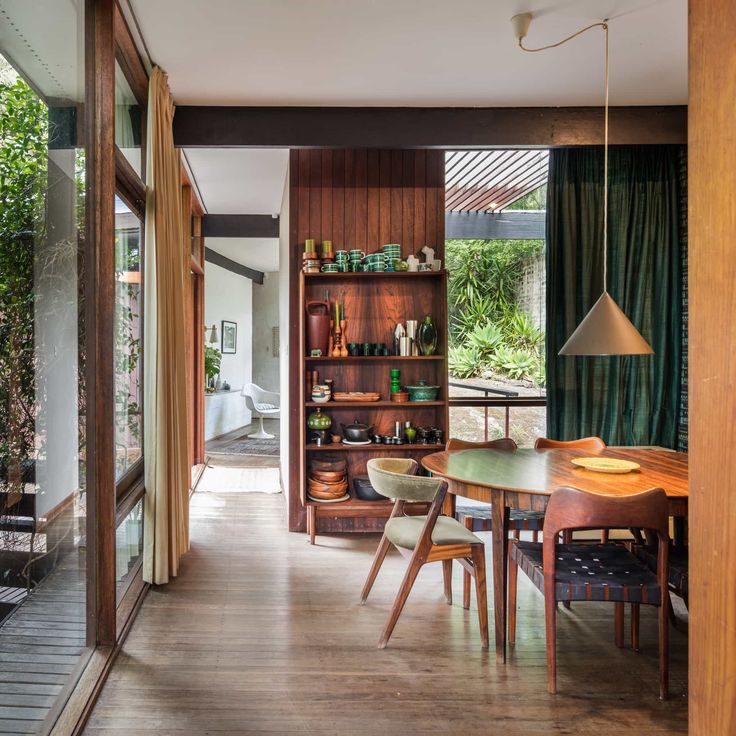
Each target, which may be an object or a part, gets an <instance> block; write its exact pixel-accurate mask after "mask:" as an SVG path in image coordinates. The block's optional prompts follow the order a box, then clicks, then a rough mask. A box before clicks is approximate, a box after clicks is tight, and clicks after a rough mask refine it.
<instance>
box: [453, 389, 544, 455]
mask: <svg viewBox="0 0 736 736" xmlns="http://www.w3.org/2000/svg"><path fill="white" fill-rule="evenodd" d="M450 382H451V383H462V384H464V385H468V386H483V387H485V388H489V389H494V388H497V389H503V390H505V391H516V392H518V394H519V396H539V395H540V389H539V387H536V386H530V385H529V384H528V383H523V382H521V381H511V380H507V381H498V380H493V379H488V378H469V379H462V378H455V377H454V376H450ZM491 395H492V394H491ZM450 396H451V397H456V396H474V397H480V398H482V397H483V396H484V394H483V392H482V391H474V390H472V389H470V388H460V387H458V386H451V387H450ZM509 411H510V414H509V435H510V436H511V438H512V439H514V440H515V441H516V444H517V445H519V447H533V446H534V440H535V439H536V438H537V437H544V436H545V435H546V430H547V415H546V411H547V410H546V408H545V407H543V406H539V407H537V406H534V407H511V409H510V410H509ZM505 418H506V409H505V407H488V439H489V440H492V439H498V438H499V437H503V436H504V434H505V421H506V419H505ZM484 425H485V412H484V409H483V408H481V407H477V408H476V407H467V406H463V407H455V408H451V409H450V434H449V436H450V437H457V438H458V439H463V440H473V441H476V442H477V441H480V440H483V439H484V436H485V434H484Z"/></svg>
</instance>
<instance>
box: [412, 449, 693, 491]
mask: <svg viewBox="0 0 736 736" xmlns="http://www.w3.org/2000/svg"><path fill="white" fill-rule="evenodd" d="M580 457H612V458H620V459H622V460H633V461H634V462H636V463H639V464H640V465H641V468H640V469H638V470H635V471H632V472H630V473H625V474H612V473H598V472H595V471H592V470H586V469H584V468H579V467H577V466H575V465H573V464H572V463H571V462H570V461H571V460H572V459H573V458H580ZM422 465H423V466H424V468H425V469H426V470H428V471H430V472H431V473H433V474H434V475H438V476H440V477H442V478H447V479H449V480H454V481H457V482H459V483H464V484H467V485H474V486H484V487H487V488H493V489H497V490H503V491H514V492H518V493H530V494H534V495H543V496H549V495H550V494H551V493H552V492H553V491H554V490H555V489H556V488H559V487H560V486H574V487H575V488H580V489H582V490H585V491H591V492H593V493H601V494H605V495H617V496H627V495H633V494H636V493H639V492H641V491H646V490H648V489H650V488H663V489H664V490H665V492H666V493H667V496H668V497H669V498H671V499H675V498H677V499H683V500H685V499H687V496H688V474H687V454H685V453H682V452H671V451H669V450H657V449H649V448H635V447H609V448H606V449H605V450H599V451H596V450H592V451H591V450H568V449H558V448H554V449H543V450H541V449H540V450H535V449H519V450H514V451H508V450H495V449H486V448H483V449H472V450H453V451H452V452H447V451H445V452H435V453H433V454H431V455H426V456H425V457H424V458H422Z"/></svg>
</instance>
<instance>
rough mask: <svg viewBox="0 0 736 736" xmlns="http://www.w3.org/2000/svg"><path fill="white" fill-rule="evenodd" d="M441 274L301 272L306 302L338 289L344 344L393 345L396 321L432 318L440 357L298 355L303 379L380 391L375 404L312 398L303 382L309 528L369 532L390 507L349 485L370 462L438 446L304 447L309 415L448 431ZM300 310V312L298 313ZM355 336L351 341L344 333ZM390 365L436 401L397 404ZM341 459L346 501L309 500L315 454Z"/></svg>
mask: <svg viewBox="0 0 736 736" xmlns="http://www.w3.org/2000/svg"><path fill="white" fill-rule="evenodd" d="M445 289H446V274H445V273H444V272H437V271H434V272H419V273H407V272H403V273H399V272H395V273H385V272H384V273H360V274H302V278H301V280H300V297H301V300H302V302H303V303H304V302H305V301H307V300H313V299H322V298H324V294H325V290H327V291H328V293H329V295H330V299H331V300H334V299H336V298H337V299H341V298H342V295H343V291H344V299H345V315H346V318H347V332H348V341H349V342H358V343H362V342H383V343H384V344H386V345H389V344H391V343H392V340H391V337H392V334H393V329H394V327H395V325H396V323H397V322H402V323H405V322H406V320H407V319H416V320H418V321H421V319H422V318H423V317H424V316H425V315H431V316H432V318H433V321H434V322H435V325H436V326H437V328H438V331H439V341H438V355H431V356H393V355H389V356H355V357H347V358H334V357H319V358H317V357H309V356H306V355H304V356H303V358H302V374H306V371H307V370H310V371H314V370H316V371H318V372H319V380H320V382H322V381H324V380H325V379H328V378H331V379H332V380H333V381H334V387H335V389H336V390H339V391H375V392H378V393H380V394H381V397H382V398H381V400H379V401H360V402H357V401H355V402H354V401H344V402H343V401H329V402H327V403H318V402H314V401H310V400H309V399H310V397H311V386H308V385H306V379H305V377H304V376H303V377H302V390H301V406H302V407H303V412H302V420H303V425H302V442H303V446H302V458H303V472H302V476H301V484H302V485H301V492H302V503H303V504H304V506H305V508H306V509H307V514H308V517H309V521H308V528H309V529H310V530H311V529H314V530H315V531H316V529H317V527H320V529H321V528H323V527H325V526H328V527H329V528H330V529H335V530H340V531H352V530H354V531H360V530H363V529H364V528H369V529H375V528H376V524H381V523H383V521H384V520H385V519H387V518H388V516H389V515H390V513H391V508H392V504H391V503H385V502H382V501H361V500H359V499H357V498H355V497H354V495H353V484H352V480H353V478H354V477H355V476H356V475H363V474H365V472H366V464H367V462H368V460H369V459H370V458H372V457H381V456H387V455H388V456H391V457H395V456H397V455H398V456H402V455H403V456H407V457H412V458H414V459H415V460H420V459H421V457H422V456H423V455H426V454H428V453H430V452H438V451H439V450H442V449H443V448H444V446H443V445H437V444H404V445H385V444H371V445H346V444H342V443H340V444H327V445H316V444H312V443H309V442H308V434H309V430H308V429H307V417H308V415H309V414H310V413H311V412H313V411H314V410H315V409H317V408H319V409H321V410H322V413H323V414H327V415H328V416H330V417H331V418H332V420H333V426H332V431H334V432H336V433H337V434H340V433H341V428H340V423H346V424H347V423H350V422H352V421H353V420H354V419H358V420H359V421H361V422H364V423H366V424H368V425H371V426H373V427H375V432H376V433H377V434H381V435H393V433H394V426H395V422H396V421H397V420H398V421H400V422H401V424H402V426H403V424H404V422H405V421H406V420H410V421H411V422H412V424H413V425H414V426H429V427H438V428H440V429H442V430H443V432H445V437H446V433H447V426H448V401H447V393H448V387H447V360H446V357H445V356H446V354H447V335H446V333H447V314H446V297H445V294H446V291H445ZM304 312H305V310H304V309H302V315H303V314H304ZM301 329H302V335H303V337H302V350H303V353H306V345H305V341H306V332H305V330H306V326H305V318H304V316H302V317H301ZM351 334H352V335H353V337H350V335H351ZM391 368H398V369H399V370H400V371H401V384H402V386H406V385H407V384H414V383H416V382H417V381H418V380H420V379H424V380H426V381H427V382H428V383H430V384H433V385H438V386H440V390H439V395H438V399H437V400H436V401H410V402H395V401H390V400H389V399H388V397H389V394H390V375H389V370H390V369H391ZM331 455H334V456H335V457H342V458H346V459H347V463H348V482H349V487H350V499H349V500H346V501H343V502H339V503H330V504H322V503H318V502H315V501H311V500H310V499H309V498H308V497H307V489H306V485H307V475H308V472H309V466H310V461H311V458H312V457H314V456H319V457H329V456H331Z"/></svg>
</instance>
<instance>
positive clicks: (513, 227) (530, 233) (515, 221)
mask: <svg viewBox="0 0 736 736" xmlns="http://www.w3.org/2000/svg"><path fill="white" fill-rule="evenodd" d="M545 220H546V213H544V212H524V211H522V210H518V211H511V212H509V211H507V212H494V213H490V212H446V213H445V237H446V238H448V239H455V238H457V239H458V240H544V237H545V235H544V228H545Z"/></svg>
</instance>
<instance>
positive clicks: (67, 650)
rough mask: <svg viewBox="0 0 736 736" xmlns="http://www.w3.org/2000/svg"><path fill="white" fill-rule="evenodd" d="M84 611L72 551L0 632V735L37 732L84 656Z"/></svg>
mask: <svg viewBox="0 0 736 736" xmlns="http://www.w3.org/2000/svg"><path fill="white" fill-rule="evenodd" d="M23 594H25V590H23ZM84 611H85V573H84V561H83V559H80V555H79V553H78V552H76V551H75V552H72V553H70V554H69V555H67V557H66V558H65V560H63V561H62V562H61V564H59V565H58V566H57V567H56V569H55V570H54V571H53V572H52V573H51V574H50V575H49V576H48V577H47V578H46V579H45V580H44V581H43V582H42V583H40V584H39V585H38V586H37V587H36V589H35V590H34V591H33V593H32V594H31V595H30V596H29V597H28V598H27V599H25V600H24V601H23V603H22V604H21V605H20V606H19V607H18V608H17V609H16V610H15V611H14V612H13V613H12V614H11V615H10V616H9V617H8V619H7V620H6V621H5V623H4V624H3V626H2V627H0V734H33V733H39V732H40V729H41V728H42V724H43V721H44V719H45V718H46V717H47V715H48V713H49V711H50V709H51V707H52V706H53V705H54V703H55V701H56V699H57V698H58V696H59V695H60V694H61V692H62V690H63V688H64V685H65V684H66V683H67V682H68V680H69V676H70V675H71V673H72V670H73V669H74V667H75V666H76V665H77V663H78V662H79V660H80V656H81V654H82V653H83V652H84V651H85V618H84V616H85V613H84Z"/></svg>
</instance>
